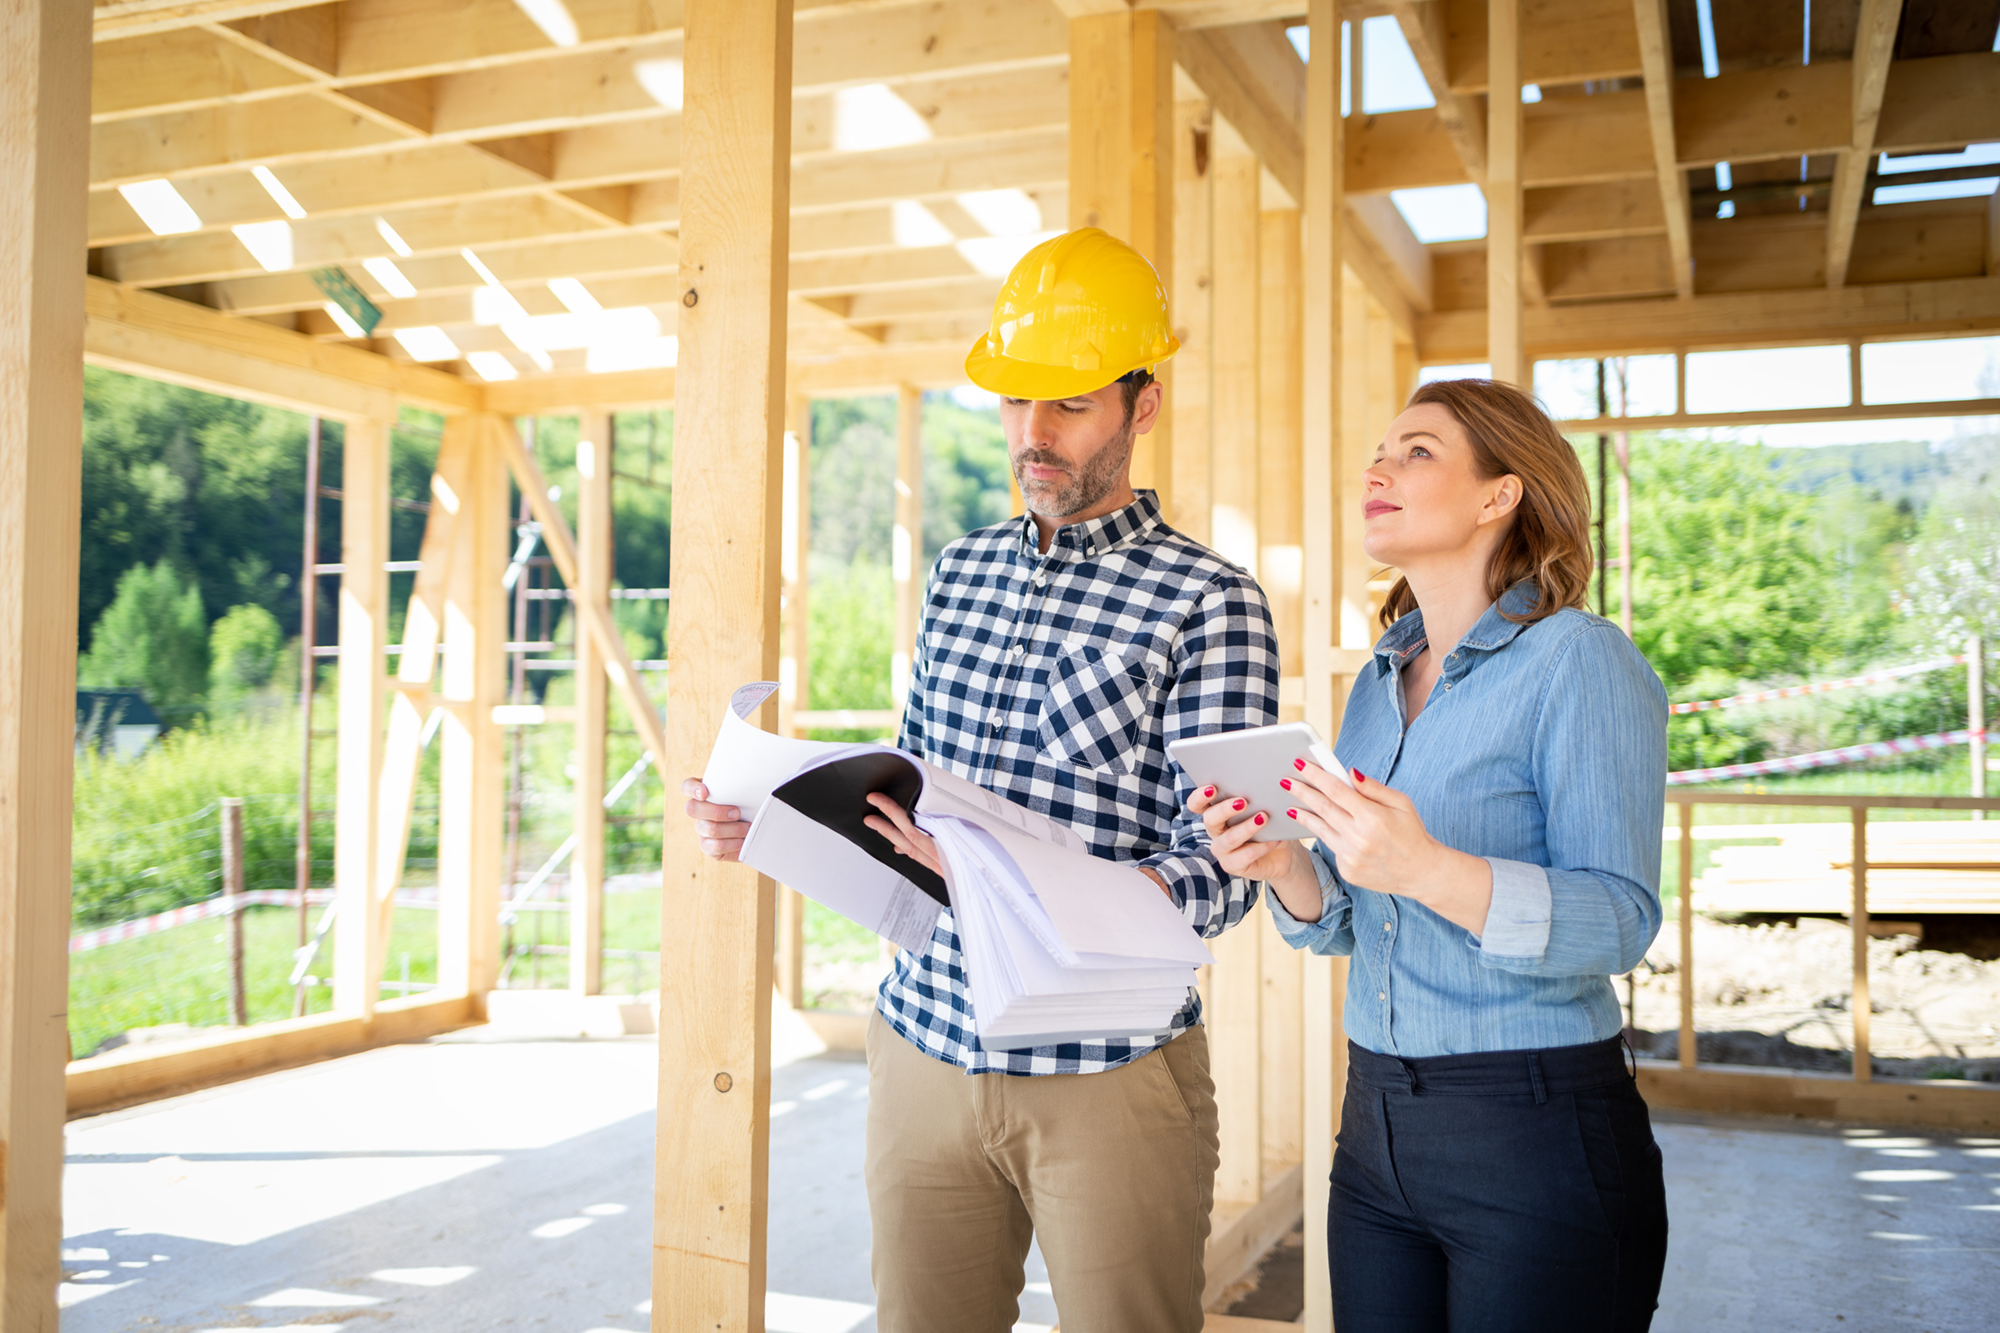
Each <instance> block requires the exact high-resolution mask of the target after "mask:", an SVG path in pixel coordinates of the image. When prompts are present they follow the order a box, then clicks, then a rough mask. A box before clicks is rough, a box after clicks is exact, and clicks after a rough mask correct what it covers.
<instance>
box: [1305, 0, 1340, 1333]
mask: <svg viewBox="0 0 2000 1333" xmlns="http://www.w3.org/2000/svg"><path fill="white" fill-rule="evenodd" d="M1306 22H1307V25H1308V30H1309V32H1310V34H1311V50H1312V51H1313V52H1314V55H1313V58H1312V59H1311V60H1310V61H1309V62H1308V63H1307V65H1306V126H1305V140H1306V185H1305V196H1306V197H1305V227H1306V236H1305V253H1304V258H1303V263H1302V265H1301V270H1300V271H1301V273H1302V274H1303V277H1304V280H1303V283H1302V289H1303V295H1302V301H1301V308H1302V312H1303V323H1304V339H1303V344H1304V353H1305V411H1304V414H1303V416H1302V418H1301V422H1302V428H1303V436H1304V451H1303V454H1302V456H1301V459H1300V476H1301V478H1302V479H1303V482H1304V492H1305V543H1304V544H1305V570H1304V577H1303V580H1302V582H1303V584H1304V589H1305V608H1304V613H1303V618H1304V621H1305V672H1306V694H1305V698H1306V720H1307V721H1308V722H1310V723H1312V724H1313V726H1314V727H1315V728H1317V729H1318V731H1319V733H1320V735H1321V736H1324V737H1325V738H1327V739H1328V740H1329V741H1331V740H1333V739H1334V738H1335V737H1336V736H1337V735H1338V731H1339V722H1340V708H1341V705H1342V704H1343V703H1344V702H1345V699H1344V697H1343V694H1344V692H1343V691H1342V690H1341V688H1340V682H1339V681H1338V680H1337V679H1336V677H1335V675H1334V670H1333V667H1334V652H1333V649H1334V642H1335V640H1334V634H1335V629H1336V626H1337V624H1338V614H1337V613H1338V607H1339V597H1340V585H1339V582H1338V578H1337V572H1338V564H1337V558H1338V556H1337V553H1338V552H1339V550H1340V543H1341V530H1342V528H1343V526H1344V519H1345V518H1346V515H1345V514H1344V513H1343V512H1342V510H1341V509H1340V507H1339V497H1340V478H1339V475H1338V473H1339V461H1340V427H1341V376H1340V360H1341V332H1342V330H1341V324H1342V311H1341V307H1342V305H1343V304H1344V291H1343V288H1342V273H1343V271H1344V266H1343V264H1342V250H1343V248H1344V243H1345V233H1346V226H1345V222H1346V212H1347V207H1346V198H1347V185H1346V163H1347V144H1346V126H1345V124H1344V122H1343V121H1342V119H1341V115H1340V84H1341V72H1340V6H1339V5H1338V4H1337V3H1336V0H1309V4H1308V6H1307V10H1306ZM1300 967H1301V970H1302V973H1303V976H1302V978H1301V986H1300V989H1301V994H1302V1007H1303V1009H1304V1023H1303V1027H1304V1034H1305V1035H1304V1042H1303V1052H1302V1057H1301V1060H1300V1069H1301V1077H1302V1079H1303V1081H1304V1088H1303V1094H1302V1095H1303V1101H1304V1117H1305V1123H1304V1128H1303V1131H1302V1139H1303V1146H1304V1152H1305V1172H1304V1177H1305V1228H1306V1244H1305V1251H1306V1283H1305V1286H1306V1308H1305V1326H1306V1328H1307V1329H1308V1330H1310V1331H1311V1333H1331V1331H1332V1328H1333V1304H1332V1296H1331V1291H1332V1288H1331V1286H1330V1284H1329V1277H1328V1273H1327V1265H1326V1241H1327V1234H1326V1216H1327V1199H1328V1181H1329V1178H1330V1176H1331V1174H1332V1171H1333V1140H1334V1135H1335V1134H1336V1133H1337V1132H1338V1131H1339V1128H1340V1098H1341V1089H1342V1085H1343V1084H1344V1083H1345V1082H1346V1078H1347V1059H1346V1049H1347V1048H1346V1046H1345V1045H1344V1041H1345V1038H1344V1037H1343V1035H1342V1033H1341V1020H1340V1006H1341V992H1342V991H1343V990H1344V989H1345V988H1346V985H1347V967H1346V962H1345V960H1344V959H1335V958H1327V957H1323V956H1321V955H1319V954H1314V955H1313V956H1311V957H1310V958H1303V959H1301V960H1300Z"/></svg>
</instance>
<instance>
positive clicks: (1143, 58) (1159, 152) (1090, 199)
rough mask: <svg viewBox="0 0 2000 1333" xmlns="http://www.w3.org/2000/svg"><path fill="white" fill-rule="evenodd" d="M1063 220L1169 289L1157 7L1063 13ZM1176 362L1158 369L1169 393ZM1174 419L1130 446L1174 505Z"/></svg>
mask: <svg viewBox="0 0 2000 1333" xmlns="http://www.w3.org/2000/svg"><path fill="white" fill-rule="evenodd" d="M1069 53H1070V54H1069V63H1070V80H1069V89H1070V93H1069V225H1070V226H1072V227H1102V228H1103V229H1104V230H1105V231H1107V232H1109V233H1111V235H1113V236H1116V237H1117V238H1118V239H1119V240H1121V241H1124V242H1125V243H1126V244H1128V245H1130V246H1131V247H1132V248H1133V249H1135V250H1137V251H1138V252H1139V253H1140V254H1142V255H1144V256H1145V257H1146V258H1147V259H1148V260H1150V261H1151V262H1152V265H1153V267H1154V269H1156V270H1157V271H1158V272H1159V275H1160V281H1161V283H1162V284H1163V285H1164V286H1165V288H1166V290H1167V292H1168V293H1169V294H1171V293H1172V292H1173V290H1174V273H1173V264H1174V253H1173V251H1174V188H1173V169H1174V143H1173V133H1174V31H1173V27H1172V25H1171V24H1170V23H1169V22H1168V21H1167V19H1166V18H1165V17H1164V16H1162V15H1160V14H1156V13H1146V12H1130V11H1127V12H1122V13H1108V14H1091V15H1086V16H1084V17H1081V18H1073V19H1071V20H1070V21H1069ZM1173 370H1174V366H1173V363H1172V362H1168V363H1167V364H1166V365H1165V366H1163V367H1161V368H1160V372H1159V373H1160V377H1161V380H1162V382H1163V383H1164V384H1165V385H1166V392H1167V394H1168V396H1169V398H1171V396H1172V375H1173ZM1173 456H1174V455H1173V418H1172V416H1171V415H1170V414H1162V415H1161V416H1160V418H1159V420H1158V421H1157V422H1156V423H1155V424H1154V426H1153V429H1152V430H1151V431H1150V432H1149V433H1147V434H1145V435H1141V436H1139V437H1137V438H1136V439H1134V441H1133V445H1132V484H1133V485H1134V486H1137V487H1140V488H1151V489H1152V490H1154V491H1155V492H1157V493H1158V494H1159V497H1160V501H1161V503H1162V504H1163V505H1165V506H1166V507H1167V508H1168V510H1169V511H1170V512H1171V510H1172V506H1173V480H1174V479H1173Z"/></svg>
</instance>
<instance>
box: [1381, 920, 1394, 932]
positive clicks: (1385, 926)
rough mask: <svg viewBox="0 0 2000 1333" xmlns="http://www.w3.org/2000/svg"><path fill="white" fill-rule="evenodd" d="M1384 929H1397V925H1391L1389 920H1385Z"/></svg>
mask: <svg viewBox="0 0 2000 1333" xmlns="http://www.w3.org/2000/svg"><path fill="white" fill-rule="evenodd" d="M1382 929H1384V930H1394V929H1395V927H1394V926H1392V925H1390V924H1389V923H1388V922H1387V921H1384V922H1383V923H1382Z"/></svg>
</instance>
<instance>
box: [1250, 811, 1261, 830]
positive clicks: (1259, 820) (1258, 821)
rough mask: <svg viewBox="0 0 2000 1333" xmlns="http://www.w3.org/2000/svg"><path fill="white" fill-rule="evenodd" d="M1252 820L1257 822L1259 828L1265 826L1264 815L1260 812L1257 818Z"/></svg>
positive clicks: (1254, 822)
mask: <svg viewBox="0 0 2000 1333" xmlns="http://www.w3.org/2000/svg"><path fill="white" fill-rule="evenodd" d="M1250 822H1251V823H1253V824H1255V825H1256V826H1257V827H1258V828H1262V827H1264V816H1263V815H1261V814H1259V815H1258V816H1257V818H1255V819H1253V820H1252V821H1250Z"/></svg>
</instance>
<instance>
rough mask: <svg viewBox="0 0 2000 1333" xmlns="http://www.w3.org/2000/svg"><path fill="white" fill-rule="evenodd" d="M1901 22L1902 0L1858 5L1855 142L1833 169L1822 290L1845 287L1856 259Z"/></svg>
mask: <svg viewBox="0 0 2000 1333" xmlns="http://www.w3.org/2000/svg"><path fill="white" fill-rule="evenodd" d="M1902 21H1903V0H1861V15H1860V17H1859V18H1858V19H1857V20H1856V21H1855V32H1854V61H1853V65H1852V69H1853V85H1852V92H1851V94H1850V100H1851V103H1852V106H1853V138H1852V142H1850V143H1849V145H1848V147H1847V148H1846V149H1845V150H1844V151H1843V152H1842V153H1841V154H1840V158H1839V160H1838V161H1837V162H1835V163H1834V168H1833V196H1832V198H1831V199H1829V200H1828V202H1827V226H1826V285H1827V286H1829V287H1840V286H1843V285H1845V284H1846V282H1847V261H1848V258H1849V257H1850V256H1851V255H1852V254H1853V253H1854V224H1855V223H1856V222H1858V221H1859V220H1860V218H1861V202H1862V195H1863V194H1864V193H1866V191H1867V188H1868V167H1869V164H1870V162H1871V161H1872V160H1873V158H1874V150H1875V130H1876V127H1877V126H1878V125H1879V123H1880V122H1881V119H1882V94H1883V93H1884V92H1886V91H1887V90H1888V86H1889V60H1890V57H1892V56H1893V55H1894V54H1895V51H1896V28H1897V26H1898V25H1899V24H1900V23H1901V22H1902Z"/></svg>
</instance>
